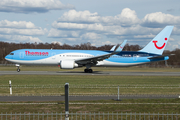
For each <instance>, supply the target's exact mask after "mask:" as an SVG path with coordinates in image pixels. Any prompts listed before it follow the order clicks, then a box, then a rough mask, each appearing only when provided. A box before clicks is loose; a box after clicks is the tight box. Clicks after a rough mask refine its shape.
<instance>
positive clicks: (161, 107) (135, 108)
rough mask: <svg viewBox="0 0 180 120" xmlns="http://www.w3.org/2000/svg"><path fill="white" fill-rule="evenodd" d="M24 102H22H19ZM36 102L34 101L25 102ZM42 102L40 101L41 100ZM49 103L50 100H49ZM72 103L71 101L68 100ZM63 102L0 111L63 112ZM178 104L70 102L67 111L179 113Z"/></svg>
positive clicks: (101, 101) (133, 101)
mask: <svg viewBox="0 0 180 120" xmlns="http://www.w3.org/2000/svg"><path fill="white" fill-rule="evenodd" d="M54 102H55V103H58V102H60V103H62V102H61V101H54ZM77 102H81V103H179V102H180V99H123V100H122V101H114V100H98V101H75V102H73V103H77ZM18 103H19V102H18ZM21 103H24V102H21ZM26 103H36V102H26ZM41 103H42V102H41ZM50 103H51V102H50ZM70 103H72V101H71V102H70ZM64 109H65V106H64V104H53V105H0V111H1V112H3V113H5V112H8V113H11V112H12V113H15V112H16V113H20V112H21V113H24V112H25V113H28V112H31V113H38V112H41V113H42V112H44V113H47V112H54V113H55V112H59V113H60V112H65V111H64ZM179 111H180V105H179V104H174V105H172V104H158V105H157V104H141V105H137V104H131V105H128V104H125V105H113V104H108V105H106V104H103V105H98V104H91V105H87V104H80V105H78V104H73V105H72V104H70V105H69V112H96V113H98V112H105V113H107V112H114V113H115V112H119V113H120V112H128V113H129V112H137V113H139V112H141V113H144V112H145V113H149V112H150V113H158V112H160V113H167V112H168V113H179Z"/></svg>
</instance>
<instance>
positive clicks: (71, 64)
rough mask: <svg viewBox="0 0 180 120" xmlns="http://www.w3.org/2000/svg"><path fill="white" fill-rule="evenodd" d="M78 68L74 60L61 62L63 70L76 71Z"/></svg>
mask: <svg viewBox="0 0 180 120" xmlns="http://www.w3.org/2000/svg"><path fill="white" fill-rule="evenodd" d="M75 67H78V64H76V63H75V62H74V60H62V61H60V68H61V69H74V68H75Z"/></svg>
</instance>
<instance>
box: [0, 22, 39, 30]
mask: <svg viewBox="0 0 180 120" xmlns="http://www.w3.org/2000/svg"><path fill="white" fill-rule="evenodd" d="M3 27H5V28H9V27H10V28H17V29H18V28H21V29H25V28H28V29H34V28H37V27H35V25H34V24H33V23H32V22H26V21H19V22H17V21H12V22H11V21H8V20H1V21H0V28H3Z"/></svg>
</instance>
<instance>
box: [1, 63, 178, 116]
mask: <svg viewBox="0 0 180 120" xmlns="http://www.w3.org/2000/svg"><path fill="white" fill-rule="evenodd" d="M2 70H5V71H12V70H13V71H14V70H16V68H15V67H0V71H2ZM21 70H27V71H33V70H35V71H37V72H38V71H60V69H58V68H56V67H26V66H22V68H21ZM75 70H77V71H81V70H83V68H80V69H75ZM94 70H95V71H119V72H121V71H130V72H133V71H139V72H142V71H143V72H152V71H153V72H180V69H179V68H174V69H172V68H168V69H165V68H157V69H156V68H139V67H132V68H115V69H113V68H105V69H102V68H95V69H94ZM9 80H11V81H12V86H13V85H14V86H16V87H12V89H13V94H26V95H32V94H37V95H39V94H47V93H49V94H54V93H57V94H59V93H62V94H63V93H64V87H57V86H63V85H64V84H65V83H69V84H70V94H77V93H81V94H86V93H89V94H117V86H118V85H120V86H121V87H122V86H127V87H128V86H129V87H135V86H137V87H142V86H143V87H144V88H121V87H120V94H180V92H179V91H180V87H179V86H180V82H179V81H180V77H179V76H158V77H157V76H92V75H88V76H63V75H2V76H0V94H1V95H8V94H9V88H8V84H9ZM18 85H19V86H18ZM25 86H31V87H32V88H25ZM33 86H35V87H33ZM42 86H46V87H44V88H43V87H42ZM47 86H52V87H50V88H47ZM73 86H80V88H76V87H73ZM83 86H88V87H89V86H91V87H94V88H82V87H83ZM102 86H105V87H108V86H110V87H112V88H100V87H102ZM149 86H150V87H162V88H147V87H149ZM20 87H22V88H20ZM38 87H40V88H38ZM71 87H72V88H71ZM96 87H97V88H96ZM98 87H99V88H98ZM54 102H58V101H54ZM72 102H90V103H99V102H100V103H116V102H117V101H114V100H99V101H72ZM120 102H121V103H179V102H180V99H132V100H131V99H130V100H129V99H125V100H123V101H120ZM1 103H2V102H1ZM21 103H23V102H21ZM28 103H31V102H28ZM33 103H34V102H33ZM41 103H42V102H41ZM69 109H70V112H146V113H147V112H151V113H153V112H154V113H158V112H160V113H162V112H164V113H167V112H168V113H172V112H173V113H179V112H180V105H179V104H174V105H172V104H159V105H153V104H152V105H151V104H141V105H95V104H94V105H76V104H74V105H70V106H69ZM0 111H1V112H3V113H4V112H8V113H10V112H12V113H15V112H16V113H18V112H21V113H24V112H31V113H33V112H34V113H37V112H64V104H56V105H2V104H1V105H0Z"/></svg>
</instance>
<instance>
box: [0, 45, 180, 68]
mask: <svg viewBox="0 0 180 120" xmlns="http://www.w3.org/2000/svg"><path fill="white" fill-rule="evenodd" d="M112 47H113V45H103V46H100V47H96V46H93V45H91V43H89V42H88V43H82V44H80V45H68V44H63V45H60V44H59V43H51V44H50V43H38V44H37V43H8V42H0V61H2V62H5V61H6V60H5V56H6V55H8V54H9V53H10V52H12V51H14V50H18V49H72V50H104V51H106V50H110V49H111V48H112ZM140 49H142V47H141V46H139V45H129V44H126V45H125V47H124V49H123V51H138V50H140ZM163 54H174V55H172V56H170V59H169V60H168V61H167V64H168V65H173V66H180V49H175V50H173V51H168V50H165V51H164V53H163ZM151 65H165V62H164V61H162V62H158V63H152V64H151Z"/></svg>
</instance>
